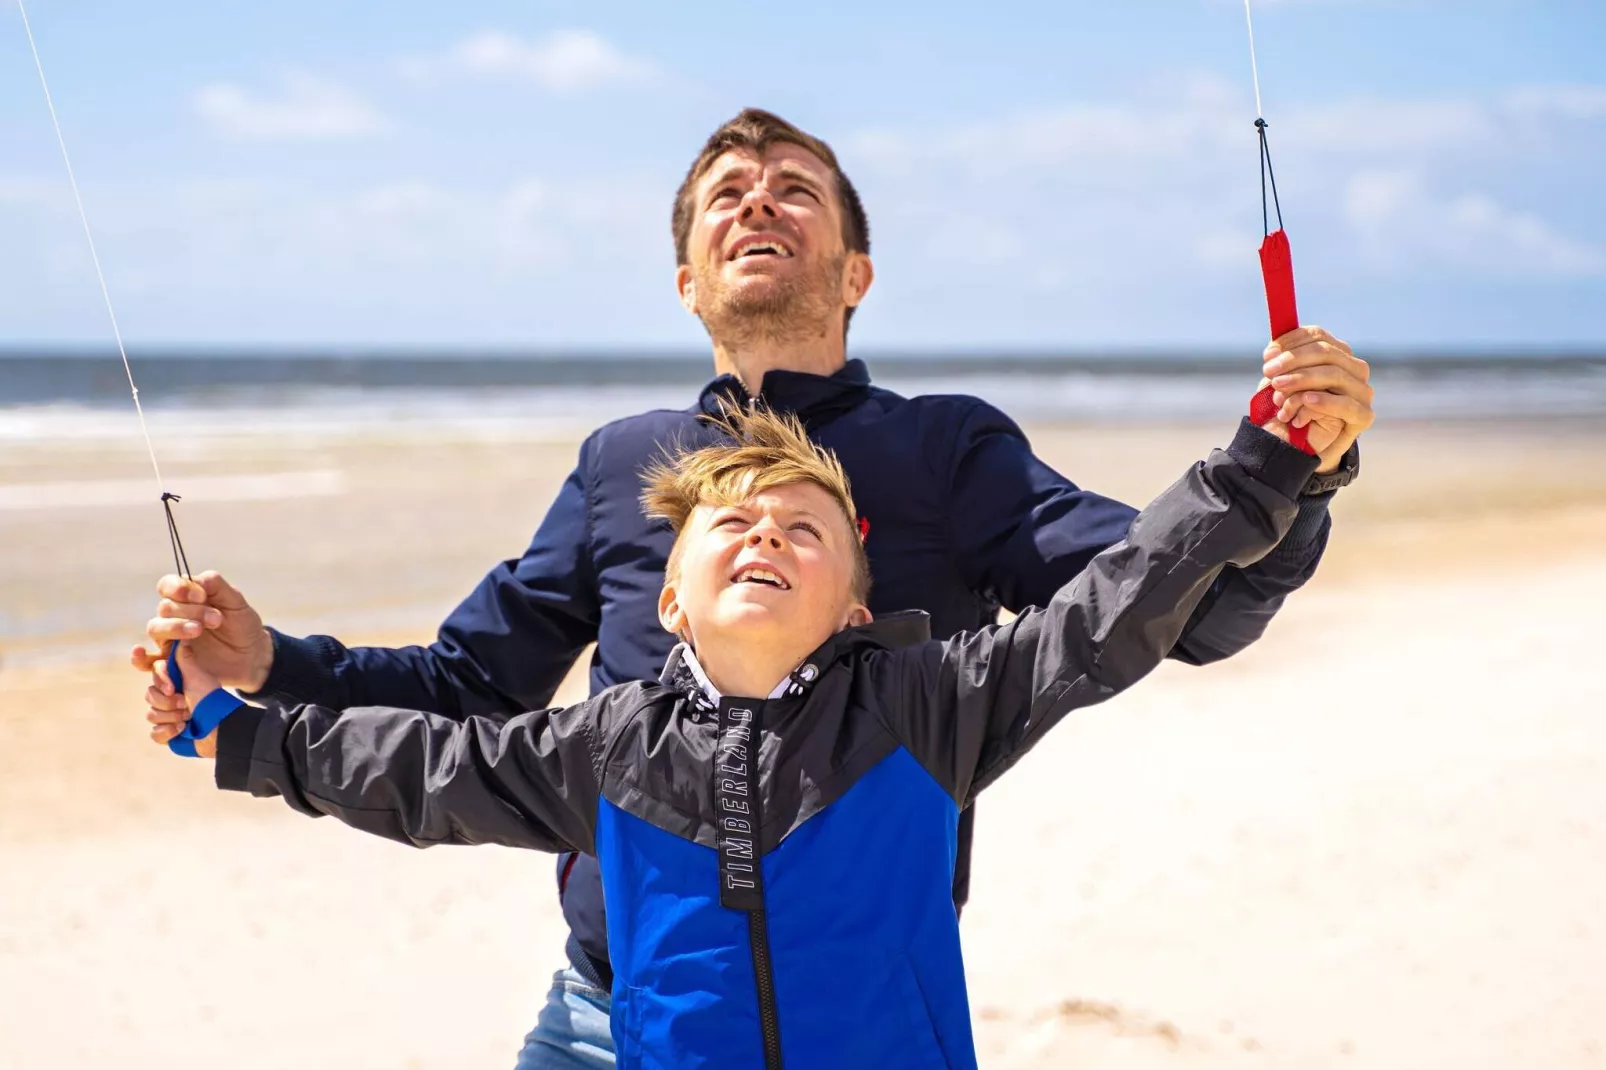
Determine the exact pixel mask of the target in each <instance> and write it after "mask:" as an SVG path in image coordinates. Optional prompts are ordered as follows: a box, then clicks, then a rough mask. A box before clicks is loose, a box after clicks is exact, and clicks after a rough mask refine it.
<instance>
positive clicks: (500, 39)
mask: <svg viewBox="0 0 1606 1070" xmlns="http://www.w3.org/2000/svg"><path fill="white" fill-rule="evenodd" d="M402 70H403V73H405V74H407V75H408V76H410V77H412V78H414V79H415V80H420V81H429V80H433V79H435V78H438V77H442V76H446V75H458V76H470V77H480V78H507V79H514V80H518V81H525V82H531V83H534V84H535V85H538V86H540V87H541V88H542V89H545V90H547V91H549V92H553V93H578V92H583V91H586V90H591V89H600V88H603V87H606V86H610V85H628V84H634V83H640V82H644V81H647V80H649V79H651V78H652V77H653V75H654V74H655V72H656V68H655V66H654V65H653V64H652V63H651V62H649V61H647V60H645V59H642V58H640V57H637V56H631V55H629V54H627V53H625V52H623V51H621V50H620V49H619V48H617V47H616V46H615V45H613V44H612V43H610V42H609V41H607V40H605V39H604V38H602V37H600V36H598V35H597V34H595V33H593V32H592V31H590V30H558V31H555V32H553V33H550V34H547V35H546V36H545V37H542V38H539V39H537V40H533V41H525V40H523V39H521V38H519V37H516V36H514V35H512V34H508V33H502V32H500V31H495V30H490V31H486V32H485V33H480V34H476V35H475V36H473V37H470V38H467V39H466V40H463V41H460V42H458V43H457V44H456V45H454V46H453V47H452V48H451V49H450V50H449V51H448V52H447V53H446V54H445V55H443V56H437V57H432V58H425V59H411V60H407V61H404V62H403V64H402Z"/></svg>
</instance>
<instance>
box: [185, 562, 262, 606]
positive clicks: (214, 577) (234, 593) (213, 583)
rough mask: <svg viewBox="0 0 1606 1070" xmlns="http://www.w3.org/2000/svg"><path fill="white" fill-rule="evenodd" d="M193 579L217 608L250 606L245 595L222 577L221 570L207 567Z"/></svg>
mask: <svg viewBox="0 0 1606 1070" xmlns="http://www.w3.org/2000/svg"><path fill="white" fill-rule="evenodd" d="M195 581H196V582H197V583H199V584H200V585H201V587H202V589H204V590H205V591H206V600H207V601H208V602H209V603H211V604H212V605H214V606H217V607H218V608H219V609H246V608H249V606H250V603H248V602H247V601H246V600H245V595H243V594H241V593H240V592H239V590H238V589H237V588H236V587H234V586H233V585H232V584H230V583H229V581H228V580H226V579H224V578H223V573H221V572H216V571H213V570H211V569H208V570H207V571H205V572H203V573H201V574H200V575H199V576H196V577H195Z"/></svg>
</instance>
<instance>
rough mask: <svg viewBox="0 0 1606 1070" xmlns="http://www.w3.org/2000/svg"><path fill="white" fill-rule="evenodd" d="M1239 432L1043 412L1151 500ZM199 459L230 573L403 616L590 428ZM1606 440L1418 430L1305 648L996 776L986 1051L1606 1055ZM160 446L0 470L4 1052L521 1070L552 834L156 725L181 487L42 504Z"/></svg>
mask: <svg viewBox="0 0 1606 1070" xmlns="http://www.w3.org/2000/svg"><path fill="white" fill-rule="evenodd" d="M1220 437H1222V432H1221V431H1220V430H1219V429H1215V428H1192V427H1172V428H1133V429H1125V430H1117V429H1110V428H1091V429H1090V428H1036V429H1033V438H1034V442H1035V443H1036V445H1037V446H1038V449H1039V452H1040V453H1041V454H1042V455H1043V456H1045V457H1046V458H1048V459H1049V460H1050V461H1052V462H1053V463H1055V464H1056V466H1058V467H1060V468H1061V469H1062V470H1063V471H1066V472H1068V473H1070V474H1071V475H1072V476H1073V477H1074V478H1077V479H1078V480H1079V481H1080V482H1082V483H1083V484H1084V485H1087V486H1090V487H1093V488H1095V489H1098V490H1102V491H1105V492H1106V493H1112V494H1116V495H1118V496H1122V497H1126V498H1128V499H1129V500H1134V501H1142V500H1145V499H1146V497H1147V496H1148V495H1150V494H1152V493H1154V492H1155V491H1157V490H1158V489H1160V487H1162V486H1163V485H1164V484H1165V483H1167V482H1169V480H1170V479H1171V478H1173V477H1174V475H1175V474H1176V473H1177V472H1179V471H1180V470H1181V468H1182V466H1183V465H1184V464H1186V463H1187V462H1188V461H1189V460H1190V459H1192V458H1193V457H1196V456H1198V455H1199V453H1200V452H1201V451H1202V450H1203V449H1205V448H1207V447H1208V446H1210V445H1212V444H1214V443H1215V442H1216V441H1217V440H1219V438H1220ZM159 445H161V444H159ZM165 445H166V446H168V447H171V448H168V449H165V450H164V457H172V459H171V460H168V461H167V462H166V467H168V469H169V482H170V483H171V484H174V485H175V489H179V490H181V491H182V490H183V489H184V486H183V483H184V480H185V479H186V478H189V479H192V480H200V481H202V482H201V483H200V486H202V487H204V488H207V489H208V491H209V493H207V494H201V493H199V492H192V493H191V495H190V497H189V499H188V500H186V501H185V502H184V503H183V504H182V506H181V509H182V512H181V517H182V524H183V532H184V537H185V541H186V546H187V548H188V550H189V554H190V558H191V563H192V565H194V566H195V567H196V568H202V567H213V566H216V567H220V568H222V569H224V570H225V571H226V572H227V573H228V574H229V575H230V576H231V577H232V578H233V579H234V580H235V581H236V582H237V583H239V584H240V585H241V586H242V588H244V589H245V590H246V591H247V592H248V593H249V594H250V595H251V596H252V597H253V599H254V600H255V601H256V603H257V604H258V605H259V607H260V608H261V609H262V610H263V612H264V615H265V616H267V618H268V619H269V620H270V621H273V622H274V623H277V624H280V625H281V626H283V627H286V628H287V629H288V630H293V631H294V630H311V629H315V628H316V629H322V630H331V631H334V632H335V633H336V634H339V635H341V636H342V638H345V639H348V640H350V641H354V642H392V643H394V642H409V641H421V640H427V638H428V637H429V636H430V635H431V634H432V632H433V627H434V625H435V624H436V623H437V622H438V621H439V619H440V618H441V616H442V615H443V614H444V613H445V612H446V611H447V610H448V609H449V608H450V607H451V605H452V604H453V603H454V602H455V601H456V599H457V598H458V597H460V596H461V595H462V593H464V592H465V591H467V590H468V589H469V588H470V587H471V586H472V585H473V583H474V582H475V581H476V580H477V579H478V578H479V576H480V575H481V573H483V572H484V570H485V569H486V568H487V567H489V566H490V565H491V564H492V563H494V562H495V561H497V560H499V559H501V558H503V557H508V556H513V555H516V554H517V553H519V552H520V550H522V548H523V546H524V544H525V542H526V541H527V540H528V537H529V534H530V532H531V531H532V530H533V529H534V526H535V524H536V523H537V521H538V520H539V519H540V516H541V514H542V512H543V511H544V510H545V507H546V504H547V502H548V501H549V500H550V498H551V497H552V495H553V494H554V493H555V492H556V489H557V486H558V484H559V482H560V481H561V480H562V478H563V476H564V475H565V474H566V473H567V470H568V467H569V466H570V464H572V459H573V456H574V448H575V444H574V443H573V442H545V441H537V440H533V439H519V438H516V437H514V438H500V439H496V440H481V441H473V440H466V439H457V440H439V441H429V442H424V441H418V440H416V439H411V438H409V437H408V436H407V434H406V429H398V432H397V434H396V435H395V436H394V437H393V438H392V439H391V440H389V441H373V440H366V441H346V440H334V439H329V440H303V441H298V442H291V443H285V442H265V441H261V440H257V439H253V438H251V437H250V436H240V437H236V438H234V439H232V440H229V441H227V442H217V441H204V442H198V443H189V444H182V445H184V446H185V447H186V448H185V449H177V447H178V446H179V445H181V444H177V443H169V444H165ZM175 450H177V455H176V456H174V452H175ZM1603 458H1606V434H1601V435H1598V436H1592V435H1590V434H1589V433H1587V432H1584V431H1579V430H1576V429H1567V428H1561V427H1539V426H1522V427H1515V426H1476V427H1474V426H1462V427H1458V428H1449V429H1446V428H1431V427H1413V428H1387V429H1384V430H1379V431H1378V432H1376V433H1375V434H1374V435H1373V436H1371V438H1370V439H1369V441H1368V443H1367V453H1366V461H1365V466H1366V467H1365V475H1364V478H1363V480H1362V481H1361V482H1360V483H1358V484H1357V485H1356V486H1355V487H1352V488H1350V489H1349V490H1348V491H1346V492H1345V493H1344V494H1343V495H1341V498H1340V502H1339V504H1338V507H1337V508H1336V510H1335V512H1336V514H1337V522H1336V523H1337V527H1336V530H1335V537H1334V543H1333V546H1332V549H1331V551H1330V554H1329V556H1328V559H1327V560H1326V562H1324V565H1323V568H1322V571H1321V573H1320V574H1319V575H1318V577H1317V579H1316V580H1315V581H1314V582H1313V584H1312V585H1311V587H1310V588H1309V589H1308V590H1307V591H1305V592H1302V594H1301V596H1300V597H1298V598H1297V599H1295V600H1294V601H1292V602H1291V603H1290V604H1289V606H1288V607H1287V608H1286V609H1285V611H1284V613H1283V614H1282V615H1281V616H1280V617H1279V619H1278V621H1277V622H1276V624H1275V625H1274V627H1273V629H1272V632H1271V633H1270V634H1269V635H1268V636H1267V638H1266V639H1265V640H1263V641H1262V642H1261V643H1259V644H1258V645H1257V646H1255V647H1254V648H1253V649H1252V650H1250V651H1249V652H1247V653H1246V654H1244V655H1242V656H1240V657H1238V658H1236V659H1234V660H1232V661H1231V662H1228V663H1226V664H1223V665H1220V666H1215V667H1211V668H1208V669H1202V670H1201V669H1190V668H1187V667H1183V666H1177V665H1167V666H1165V667H1163V668H1162V669H1161V670H1160V671H1159V672H1158V673H1157V674H1156V675H1155V676H1154V677H1153V678H1151V679H1150V680H1148V681H1145V683H1144V684H1143V685H1142V686H1140V687H1139V688H1137V689H1136V690H1135V691H1133V692H1132V693H1131V694H1129V695H1126V696H1123V697H1122V698H1120V699H1118V700H1116V701H1115V702H1112V703H1110V704H1108V705H1106V706H1103V707H1100V708H1099V709H1097V710H1092V711H1088V712H1087V713H1085V714H1083V715H1080V716H1078V717H1076V718H1074V719H1073V720H1072V721H1071V722H1069V723H1067V724H1066V725H1064V726H1062V727H1061V728H1060V729H1059V730H1057V731H1056V733H1055V734H1054V736H1052V737H1051V738H1050V739H1049V740H1048V741H1047V742H1046V743H1045V744H1044V745H1043V746H1042V747H1040V748H1039V750H1038V751H1037V752H1035V753H1034V754H1033V755H1032V756H1031V757H1030V758H1029V759H1027V761H1025V762H1024V763H1023V764H1022V766H1021V767H1020V768H1019V770H1018V771H1016V772H1014V773H1013V774H1012V775H1011V776H1010V777H1009V778H1006V779H1005V780H1004V781H1003V782H1002V783H1001V784H1000V785H999V786H998V787H997V788H996V789H994V790H993V791H992V792H990V793H989V794H988V795H987V796H985V797H984V798H983V800H982V802H981V810H980V811H979V830H980V834H979V836H978V844H977V873H976V877H975V884H974V891H973V900H972V905H971V906H970V908H969V909H968V910H967V912H966V915H965V921H964V937H965V946H966V955H967V962H968V966H969V971H970V978H971V986H972V1004H973V1009H974V1017H975V1022H976V1029H977V1036H978V1042H979V1046H980V1048H981V1052H982V1062H983V1065H984V1066H987V1067H1000V1068H1021V1070H1025V1068H1033V1070H1035V1068H1044V1070H1047V1068H1051V1067H1055V1068H1057V1067H1064V1066H1097V1067H1118V1068H1147V1067H1172V1066H1175V1067H1179V1068H1181V1067H1211V1068H1214V1067H1400V1068H1407V1067H1409V1068H1421V1067H1438V1066H1444V1067H1458V1068H1470V1067H1522V1068H1527V1067H1547V1068H1552V1067H1553V1068H1559V1070H1570V1068H1574V1067H1579V1068H1582V1067H1595V1066H1606V980H1603V979H1602V974H1601V971H1600V966H1599V964H1600V963H1602V962H1606V920H1602V917H1601V912H1600V908H1599V903H1600V900H1601V895H1602V892H1603V890H1606V677H1603V675H1602V674H1601V673H1600V672H1599V671H1598V669H1597V668H1596V662H1597V659H1598V657H1599V654H1598V653H1597V650H1596V647H1597V645H1598V642H1597V640H1596V638H1595V636H1596V635H1597V634H1598V631H1599V623H1598V622H1599V620H1600V617H1601V611H1602V607H1603V606H1606V465H1603V464H1602V463H1601V461H1602V459H1603ZM142 463H143V458H142V456H141V455H140V454H139V453H137V452H134V451H131V450H126V449H116V448H114V449H111V450H108V449H106V447H105V446H104V445H94V446H82V447H70V446H65V445H63V444H59V443H57V444H43V443H41V444H8V446H7V449H6V451H5V453H4V455H3V456H0V486H5V487H16V486H21V485H29V486H33V487H35V488H36V491H35V492H30V494H31V496H29V495H20V496H19V495H16V494H14V495H13V496H12V498H10V499H9V501H10V502H11V505H10V506H9V507H3V506H4V501H5V500H3V499H0V547H3V548H4V553H3V554H0V614H3V618H0V619H3V620H5V621H6V622H8V623H7V633H8V634H7V636H6V637H5V638H4V639H0V1038H3V1041H4V1048H3V1049H0V1050H3V1052H4V1054H3V1055H0V1065H4V1066H7V1067H18V1068H29V1070H32V1068H46V1067H49V1068H58V1067H79V1066H83V1067H90V1066H102V1065H118V1066H123V1067H131V1068H140V1067H147V1066H149V1067H158V1066H160V1067H163V1068H182V1067H215V1066H222V1065H227V1066H233V1067H241V1068H256V1067H262V1068H267V1067H284V1066H294V1067H297V1068H299V1070H314V1068H323V1067H330V1068H335V1067H340V1068H350V1067H370V1066H371V1067H470V1066H476V1067H479V1066H482V1067H496V1068H503V1067H508V1066H511V1064H512V1054H513V1052H514V1051H515V1050H516V1048H517V1045H518V1041H519V1038H520V1036H521V1035H522V1033H523V1032H524V1030H526V1029H527V1028H528V1027H529V1026H530V1025H531V1024H533V1022H534V1019H535V1015H536V1013H537V1011H538V1009H539V1007H540V1001H541V998H542V996H543V994H544V992H545V989H546V984H547V979H548V977H549V975H550V973H551V971H552V970H554V969H556V968H557V967H558V966H559V965H560V963H561V946H562V926H561V922H560V920H559V915H558V911H557V908H556V903H555V898H554V896H553V894H552V889H553V877H552V866H551V863H550V861H549V860H548V859H547V858H546V857H544V856H538V855H533V854H523V853H519V852H513V851H508V850H502V849H495V848H481V849H476V850H435V851H428V852H417V851H410V850H408V849H405V848H402V847H399V846H395V845H392V844H389V843H385V842H383V841H379V840H372V839H368V838H364V837H361V836H358V835H355V834H353V833H351V832H350V831H349V830H347V829H344V828H343V827H340V826H338V825H335V824H334V823H332V822H327V821H319V822H310V821H307V820H306V819H304V818H301V817H298V816H296V815H294V814H291V813H289V812H288V811H287V810H285V809H284V808H283V807H282V805H280V804H277V803H269V802H263V801H258V800H251V799H244V798H239V797H234V796H227V797H226V796H222V795H221V794H219V793H217V792H216V791H215V790H213V789H212V787H211V785H210V770H209V769H208V768H207V767H205V766H204V765H203V763H198V762H197V763H181V762H178V761H177V760H175V759H172V758H170V757H168V756H167V755H166V754H165V752H163V751H160V750H158V749H157V748H155V747H152V746H151V745H150V744H149V743H148V742H146V741H145V740H144V736H143V722H142V721H141V719H140V704H139V694H140V691H141V690H142V683H141V681H139V680H138V679H137V678H136V677H135V675H134V674H133V673H132V672H130V671H129V670H126V669H123V668H121V667H119V665H118V664H117V663H116V655H117V653H118V652H119V651H120V650H122V649H124V648H126V646H127V645H128V644H130V643H132V642H133V641H135V640H136V639H137V638H138V635H139V633H140V630H141V624H142V622H143V619H144V617H145V616H147V615H148V614H149V612H150V606H151V603H152V597H151V595H150V593H149V592H150V588H151V584H152V583H153V582H154V579H155V576H156V575H157V574H158V573H159V572H160V571H163V570H164V568H165V567H166V566H164V562H165V561H166V556H167V548H166V544H165V535H164V533H163V530H162V526H161V520H160V513H159V511H157V510H156V508H155V506H153V505H150V504H138V499H137V498H136V499H135V504H127V505H121V504H116V502H115V501H113V502H110V503H107V504H102V505H98V506H64V505H59V504H58V505H52V504H50V502H51V501H52V500H53V499H52V498H51V494H57V493H59V491H55V490H53V491H48V492H47V491H46V490H44V489H37V488H48V487H55V488H60V487H63V486H65V487H69V488H71V487H74V486H77V485H81V484H86V483H90V482H99V483H102V484H105V483H108V482H119V481H138V480H140V479H142V478H144V479H149V473H148V470H146V469H143V468H142V467H141V465H142ZM310 473H326V474H325V475H322V476H318V477H316V478H312V477H311V476H310V475H309V474H310ZM328 473H333V475H332V476H331V475H328ZM246 476H251V477H274V478H273V479H270V480H268V481H267V482H265V483H264V482H262V481H261V479H260V478H259V479H258V481H257V482H256V483H251V482H249V481H246V482H243V483H242V482H241V480H240V477H246ZM206 481H210V482H206ZM231 481H232V482H231ZM231 486H232V487H234V488H236V489H238V488H241V487H244V488H245V490H242V491H240V492H239V493H237V494H233V495H232V496H231V494H230V493H229V488H230V487H231ZM252 487H255V488H256V491H254V492H253V491H251V488H252ZM264 487H266V488H267V489H266V490H263V488H264ZM298 488H300V491H298ZM309 488H310V489H309ZM318 488H322V489H318ZM104 493H106V494H107V495H108V496H109V497H111V498H116V493H115V492H104ZM252 493H256V494H257V496H256V497H255V498H253V497H251V494H252ZM18 502H25V503H32V504H25V505H18V504H17V503H18ZM41 503H43V504H41ZM24 632H26V633H28V634H22V633H24ZM47 633H48V634H47ZM571 680H572V681H573V678H571ZM572 693H573V691H572V688H571V694H572Z"/></svg>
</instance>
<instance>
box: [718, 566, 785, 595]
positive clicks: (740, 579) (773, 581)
mask: <svg viewBox="0 0 1606 1070" xmlns="http://www.w3.org/2000/svg"><path fill="white" fill-rule="evenodd" d="M731 582H732V583H757V584H759V585H761V586H764V587H774V588H776V589H777V590H781V591H790V590H791V589H792V585H791V584H789V583H787V582H786V580H784V579H783V578H781V574H780V573H778V572H771V571H770V570H769V569H767V568H758V567H757V566H753V565H749V566H748V567H747V568H744V569H742V570H741V571H739V572H737V573H736V575H735V576H733V577H732V578H731Z"/></svg>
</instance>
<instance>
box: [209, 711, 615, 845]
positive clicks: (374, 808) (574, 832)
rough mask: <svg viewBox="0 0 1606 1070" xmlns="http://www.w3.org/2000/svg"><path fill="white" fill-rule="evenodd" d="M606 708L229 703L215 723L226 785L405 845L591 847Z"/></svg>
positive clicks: (220, 782)
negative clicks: (428, 709) (456, 715)
mask: <svg viewBox="0 0 1606 1070" xmlns="http://www.w3.org/2000/svg"><path fill="white" fill-rule="evenodd" d="M609 712H610V703H609V701H608V698H607V697H606V696H599V697H597V698H593V699H590V700H588V701H586V702H583V703H580V704H579V705H577V706H571V707H569V708H568V709H552V710H536V711H534V712H531V713H523V714H520V715H518V716H517V717H513V718H510V719H491V718H485V717H470V718H468V719H467V720H464V721H453V720H449V719H447V718H445V717H441V716H439V715H438V714H431V713H420V712H417V711H414V710H398V709H390V708H386V707H359V708H357V709H350V710H345V711H337V710H331V709H328V708H327V707H324V706H298V707H296V708H294V709H264V708H262V707H259V706H246V707H243V708H241V709H239V710H236V711H235V712H234V713H233V714H231V715H230V716H229V717H228V718H227V719H225V720H224V722H223V724H222V725H221V726H219V729H218V740H217V744H218V751H217V760H216V766H215V771H214V776H215V778H216V780H217V786H218V787H219V788H222V789H224V790H225V791H245V792H250V793H251V794H252V795H256V796H259V797H263V798H273V797H275V796H277V797H280V798H283V799H284V801H285V802H286V803H287V804H289V806H290V807H291V809H293V810H296V811H298V812H300V813H303V814H307V815H309V816H312V817H321V816H324V815H329V816H332V817H335V818H337V819H339V820H340V821H342V822H344V823H346V824H347V825H350V826H352V827H353V828H356V829H359V830H361V831H363V832H370V833H373V834H374V835H376V836H384V837H385V838H387V839H392V840H397V841H399V842H401V843H405V844H410V845H412V846H414V847H431V846H434V845H436V844H443V843H452V844H481V843H495V844H502V845H504V846H508V847H528V848H533V849H535V850H539V851H567V850H586V851H589V850H592V849H593V844H594V840H595V825H596V812H597V801H598V798H599V796H600V792H601V787H600V774H599V770H600V768H601V754H602V749H603V747H602V743H601V740H602V738H603V735H604V733H605V731H606V724H605V722H606V720H607V717H608V715H609Z"/></svg>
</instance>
